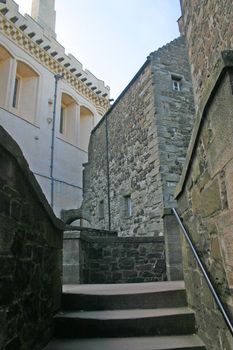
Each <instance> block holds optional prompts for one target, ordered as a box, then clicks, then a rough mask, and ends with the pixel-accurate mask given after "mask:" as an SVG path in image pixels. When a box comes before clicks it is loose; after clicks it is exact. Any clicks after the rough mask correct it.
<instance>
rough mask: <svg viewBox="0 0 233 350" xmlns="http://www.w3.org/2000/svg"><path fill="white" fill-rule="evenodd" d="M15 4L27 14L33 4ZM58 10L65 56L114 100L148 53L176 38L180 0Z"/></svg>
mask: <svg viewBox="0 0 233 350" xmlns="http://www.w3.org/2000/svg"><path fill="white" fill-rule="evenodd" d="M15 1H16V2H17V3H18V4H19V6H20V7H19V9H20V12H22V13H25V12H26V13H29V14H30V11H31V0H15ZM48 1H49V0H48ZM56 12H57V20H56V32H57V39H58V41H59V42H60V43H61V44H62V45H63V46H64V47H65V49H66V53H72V54H73V55H74V56H75V57H76V58H77V59H78V60H79V61H80V62H81V63H82V64H83V67H84V69H85V68H87V69H89V70H90V71H91V72H92V73H93V74H94V75H96V76H97V77H98V78H99V79H102V80H104V81H105V83H106V84H107V85H109V86H110V88H111V97H112V98H115V99H116V98H117V97H118V95H119V94H120V93H121V92H122V90H123V89H124V88H125V87H126V85H127V84H128V83H129V82H130V80H131V79H132V78H133V76H134V75H135V74H136V73H137V71H138V70H139V69H140V67H141V66H142V65H143V63H144V62H145V60H146V57H147V56H148V55H149V54H150V52H152V51H154V50H156V49H158V48H159V47H161V46H163V45H165V44H166V43H168V42H169V41H171V40H173V39H175V38H176V37H177V36H179V31H178V25H177V19H178V18H179V17H180V5H179V0H117V1H115V0H56Z"/></svg>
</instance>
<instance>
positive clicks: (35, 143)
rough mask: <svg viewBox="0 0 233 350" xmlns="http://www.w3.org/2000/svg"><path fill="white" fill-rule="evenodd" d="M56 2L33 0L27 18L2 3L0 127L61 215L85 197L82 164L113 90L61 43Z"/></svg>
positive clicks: (14, 6) (15, 7) (8, 3)
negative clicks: (61, 212)
mask: <svg viewBox="0 0 233 350" xmlns="http://www.w3.org/2000/svg"><path fill="white" fill-rule="evenodd" d="M54 3H55V1H54V0H53V1H45V0H33V1H32V14H31V16H29V15H25V16H22V15H21V14H20V13H19V11H18V5H17V4H16V3H15V2H14V1H13V0H7V1H6V4H0V124H1V125H2V126H3V127H4V128H5V129H6V130H7V131H8V132H9V133H10V135H11V136H12V137H13V138H14V139H15V140H16V142H17V143H18V144H19V146H20V147H21V149H22V151H23V153H24V155H25V157H26V159H27V161H28V162H29V165H30V168H31V170H32V172H33V173H34V174H35V176H36V178H37V179H38V181H39V183H40V185H41V187H42V189H43V192H44V193H45V195H46V197H47V199H48V200H49V202H50V203H51V204H52V206H53V209H54V212H55V213H56V214H57V215H58V216H59V215H60V211H61V209H70V208H78V207H79V206H80V204H81V200H82V164H83V163H84V162H86V161H87V149H88V142H89V136H90V132H91V130H92V128H93V127H94V126H95V125H96V124H97V123H98V122H99V120H100V119H101V117H102V116H103V115H104V114H105V112H106V111H107V110H108V108H109V88H108V87H106V86H105V85H104V82H103V81H101V80H99V79H97V78H96V77H95V76H94V75H93V74H92V73H91V72H89V71H88V70H84V69H83V67H82V64H81V63H80V62H79V61H78V60H77V59H76V58H75V57H73V56H72V55H71V54H68V55H66V54H65V49H64V47H63V46H62V45H61V44H60V43H58V42H57V40H56V34H55V17H56V13H55V10H54V5H55V4H54Z"/></svg>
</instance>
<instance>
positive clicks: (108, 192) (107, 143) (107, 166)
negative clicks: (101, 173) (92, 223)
mask: <svg viewBox="0 0 233 350" xmlns="http://www.w3.org/2000/svg"><path fill="white" fill-rule="evenodd" d="M105 134H106V162H107V164H106V168H107V197H108V230H109V231H111V205H110V176H109V153H108V147H109V142H108V116H107V115H106V117H105Z"/></svg>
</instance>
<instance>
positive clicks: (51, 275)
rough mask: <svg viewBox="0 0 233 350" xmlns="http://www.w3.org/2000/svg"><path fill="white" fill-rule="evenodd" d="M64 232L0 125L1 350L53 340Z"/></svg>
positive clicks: (15, 147)
mask: <svg viewBox="0 0 233 350" xmlns="http://www.w3.org/2000/svg"><path fill="white" fill-rule="evenodd" d="M63 229H64V224H63V223H62V222H61V221H60V220H59V219H57V218H56V217H55V216H54V214H53V212H52V210H51V208H50V206H49V204H48V202H47V200H46V199H45V196H44V195H43V193H42V191H41V188H40V186H39V185H38V183H37V181H36V179H35V177H34V176H33V174H32V173H31V171H30V169H29V167H28V164H27V162H26V161H25V159H24V157H23V154H22V152H21V151H20V149H19V147H18V145H17V144H16V143H15V142H14V141H13V139H12V138H11V137H10V136H9V134H7V133H6V131H5V130H4V129H3V128H2V127H0V266H1V270H0V280H1V293H0V326H1V327H0V348H1V350H5V349H9V348H11V349H18V350H21V349H32V348H34V347H35V346H36V345H37V344H38V343H40V344H41V345H43V344H45V343H46V342H47V341H48V340H49V338H50V337H51V336H52V319H53V316H54V313H55V312H56V311H57V310H58V309H59V307H60V299H61V270H62V266H61V261H62V238H63ZM9 330H11V332H10V333H9Z"/></svg>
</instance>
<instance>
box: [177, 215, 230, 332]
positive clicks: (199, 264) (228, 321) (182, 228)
mask: <svg viewBox="0 0 233 350" xmlns="http://www.w3.org/2000/svg"><path fill="white" fill-rule="evenodd" d="M172 211H173V213H174V215H175V217H176V219H177V221H178V223H179V225H180V228H181V230H182V232H183V233H184V236H185V238H186V240H187V241H188V244H189V246H190V248H191V250H192V252H193V254H194V256H195V259H196V261H197V263H198V266H199V267H200V269H201V271H202V273H203V275H204V277H205V280H206V282H207V284H208V287H209V289H210V291H211V293H212V295H213V297H214V300H215V301H216V303H217V305H218V307H219V309H220V311H221V313H222V316H223V318H224V320H225V322H226V324H227V327H228V328H229V331H230V332H231V335H232V336H233V325H232V322H231V320H230V318H229V316H228V314H227V311H226V309H225V307H224V306H223V302H222V301H221V299H220V297H219V296H218V294H217V292H216V290H215V288H214V286H213V284H212V282H211V280H210V278H209V276H208V274H207V272H206V269H205V267H204V265H203V263H202V261H201V259H200V257H199V255H198V253H197V250H196V248H195V247H194V244H193V242H192V240H191V238H190V237H189V234H188V232H187V231H186V229H185V227H184V225H183V223H182V221H181V219H180V217H179V215H178V213H177V211H176V209H175V208H173V209H172Z"/></svg>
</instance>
